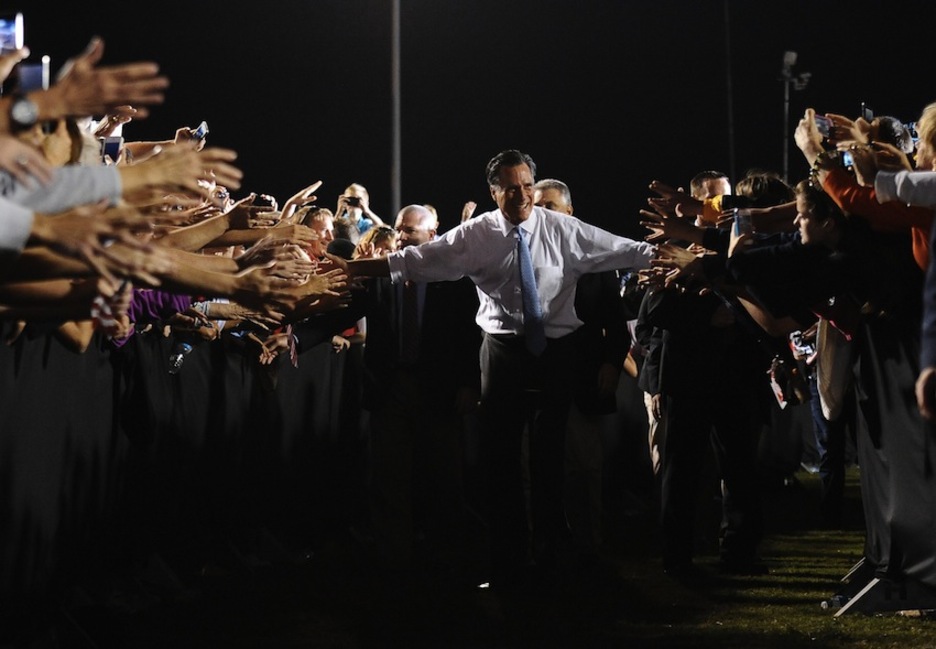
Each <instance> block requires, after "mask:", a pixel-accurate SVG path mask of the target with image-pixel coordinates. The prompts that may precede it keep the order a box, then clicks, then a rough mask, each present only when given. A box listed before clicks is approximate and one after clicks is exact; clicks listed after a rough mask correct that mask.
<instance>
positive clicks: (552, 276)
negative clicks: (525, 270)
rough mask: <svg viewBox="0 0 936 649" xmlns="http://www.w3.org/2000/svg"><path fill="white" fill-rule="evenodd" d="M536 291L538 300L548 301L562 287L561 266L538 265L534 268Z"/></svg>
mask: <svg viewBox="0 0 936 649" xmlns="http://www.w3.org/2000/svg"><path fill="white" fill-rule="evenodd" d="M533 274H534V275H535V276H536V291H537V292H538V293H539V295H540V301H542V302H549V301H551V300H552V299H553V298H555V297H556V295H558V294H559V291H560V290H561V289H562V268H560V267H559V266H539V267H537V268H536V269H535V271H534V273H533Z"/></svg>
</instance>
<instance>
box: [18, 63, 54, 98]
mask: <svg viewBox="0 0 936 649" xmlns="http://www.w3.org/2000/svg"><path fill="white" fill-rule="evenodd" d="M49 61H50V59H49V57H48V56H43V57H42V59H41V60H40V62H39V63H26V62H25V61H23V62H22V63H18V64H17V65H16V87H17V90H18V91H19V92H21V93H23V94H26V93H27V92H32V91H33V90H48V89H49Z"/></svg>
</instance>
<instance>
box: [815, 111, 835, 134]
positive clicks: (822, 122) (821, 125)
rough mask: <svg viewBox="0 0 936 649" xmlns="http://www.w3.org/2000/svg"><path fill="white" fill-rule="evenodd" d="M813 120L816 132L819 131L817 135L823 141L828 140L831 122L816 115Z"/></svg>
mask: <svg viewBox="0 0 936 649" xmlns="http://www.w3.org/2000/svg"><path fill="white" fill-rule="evenodd" d="M813 119H814V120H815V122H816V130H817V131H819V135H821V136H822V138H823V139H828V137H829V134H830V133H831V132H832V120H831V119H829V118H828V117H826V116H825V115H816V116H815V117H814V118H813Z"/></svg>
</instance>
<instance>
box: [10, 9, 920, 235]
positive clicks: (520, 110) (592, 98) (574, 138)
mask: <svg viewBox="0 0 936 649" xmlns="http://www.w3.org/2000/svg"><path fill="white" fill-rule="evenodd" d="M4 4H5V7H4V11H7V12H9V11H15V10H17V9H18V10H20V11H22V12H23V13H24V15H25V22H26V42H27V45H28V46H29V47H30V48H31V50H32V52H33V56H32V57H31V58H32V59H33V60H35V59H37V58H38V56H40V55H42V54H49V55H50V56H51V57H52V69H53V73H54V72H55V71H56V70H57V69H58V68H59V67H60V66H61V65H62V63H64V61H65V60H66V59H67V58H69V57H70V56H72V55H74V54H77V53H78V52H80V51H81V50H82V49H83V48H84V47H85V45H86V44H87V42H88V40H89V38H90V37H91V36H92V35H94V34H98V35H100V36H102V37H103V38H104V41H105V45H106V50H105V56H104V61H103V64H104V65H107V64H116V63H124V62H129V61H137V60H154V61H156V62H158V63H159V64H160V65H161V68H162V70H163V72H164V73H165V74H166V75H168V76H169V78H170V79H171V84H172V85H171V88H170V89H169V91H168V92H167V94H166V102H165V104H164V105H162V106H157V107H154V108H153V110H152V115H151V116H150V118H149V119H147V120H145V121H138V122H132V123H131V124H129V125H127V126H126V127H125V131H124V135H125V137H126V138H127V139H130V140H143V139H164V138H168V137H171V136H172V135H173V133H174V131H175V129H176V128H177V127H179V126H192V127H194V126H195V125H197V124H198V123H199V121H201V120H203V119H204V120H206V121H207V122H208V124H209V127H210V129H211V133H210V135H209V136H208V140H209V144H211V145H216V146H224V147H230V148H233V149H236V150H237V151H238V153H239V155H240V157H239V161H238V164H239V166H240V167H241V168H242V169H243V171H244V172H245V179H244V186H243V188H242V189H241V191H240V192H236V193H235V196H240V195H243V194H244V193H245V192H247V191H257V192H262V193H269V194H273V195H274V196H276V197H277V198H278V199H279V200H280V202H281V203H282V202H283V201H285V200H286V198H288V197H289V196H290V195H291V194H292V193H294V192H295V191H297V190H298V189H300V188H302V187H304V186H306V185H308V184H310V183H311V182H313V181H315V180H322V181H323V182H324V185H323V187H322V188H321V189H320V190H319V192H318V196H319V203H320V204H323V205H326V206H328V207H331V208H334V204H335V199H336V197H337V196H338V194H339V193H340V192H341V191H342V190H343V188H344V187H345V186H346V185H348V184H349V183H351V182H360V183H362V184H364V185H365V186H366V187H367V188H368V189H369V190H370V193H371V203H372V207H373V209H374V210H375V211H376V212H377V213H378V214H380V215H381V216H382V217H384V219H385V220H391V221H392V218H393V214H392V212H393V210H394V208H395V206H393V205H391V201H392V195H391V163H392V159H391V154H392V150H391V143H392V140H391V126H392V123H391V116H392V113H391V110H392V105H391V77H390V73H391V2H390V0H310V1H308V2H297V1H290V2H273V1H270V2H247V1H244V0H241V1H230V0H228V1H225V2H217V1H214V0H211V1H203V2H178V1H175V0H169V1H160V2H146V3H140V2H133V1H130V0H125V1H124V2H113V1H111V0H99V1H97V2H92V3H62V2H61V1H60V0H57V1H56V2H51V1H46V0H29V1H28V2H24V1H21V2H19V3H18V4H16V3H4ZM934 13H936V9H934V6H933V3H932V0H919V1H910V2H889V3H886V4H885V3H881V2H849V3H842V2H824V1H821V0H811V1H806V0H796V1H784V2H762V1H757V2H754V1H745V2H742V1H740V0H693V1H688V0H684V1H681V2H677V1H675V0H656V1H654V2H643V3H638V2H632V1H626V2H625V1H624V0H576V1H572V0H537V1H535V2H534V1H531V0H518V1H510V0H401V15H402V19H401V32H402V43H403V45H402V68H401V69H402V72H401V77H402V115H403V123H402V174H401V178H402V196H401V198H402V202H403V204H408V203H417V202H418V203H424V202H427V203H432V204H433V205H435V206H436V207H437V208H438V209H439V211H440V216H441V218H442V229H448V228H449V227H451V226H453V225H455V224H456V223H457V220H458V215H459V213H460V210H461V206H462V205H463V204H464V202H465V201H466V200H475V201H477V202H478V204H479V207H478V211H479V212H481V211H485V210H487V209H490V207H491V206H492V201H491V199H490V197H489V194H488V191H487V186H486V183H485V181H484V173H483V171H484V166H485V164H486V163H487V161H488V160H489V159H490V158H491V157H492V156H493V155H494V154H495V153H497V152H498V151H500V150H502V149H505V148H519V149H522V150H524V151H526V152H528V153H530V154H531V155H532V156H533V158H534V160H536V162H537V164H538V166H539V172H538V177H539V178H546V177H555V178H560V179H562V180H564V181H566V182H567V183H569V185H570V186H571V188H572V193H573V199H574V202H575V207H576V213H577V214H578V215H579V216H580V217H582V218H583V219H585V220H589V221H592V222H595V223H598V224H599V225H602V226H603V227H606V228H608V229H610V230H612V231H615V232H618V233H623V234H629V235H631V236H642V235H643V231H642V229H641V228H640V227H639V226H638V225H637V220H638V217H637V211H638V209H639V208H640V207H641V206H642V205H643V204H644V199H645V198H646V196H648V195H649V192H648V190H647V184H648V183H649V182H650V181H651V180H653V179H658V180H662V181H664V182H667V183H671V184H674V185H686V184H688V181H689V179H690V178H691V177H692V175H694V174H695V173H696V172H697V171H700V170H702V169H710V168H715V169H721V170H724V171H726V172H729V173H732V174H733V175H734V178H735V179H737V178H738V177H740V175H742V174H743V173H744V172H745V171H746V170H747V169H748V168H751V167H760V168H766V169H771V170H776V171H781V170H782V152H783V146H784V139H783V133H784V125H783V106H784V102H783V83H782V82H781V81H780V70H781V66H782V59H783V52H784V51H785V50H794V51H796V52H798V53H799V60H798V62H797V64H796V66H795V68H794V72H796V73H799V72H810V73H812V77H811V79H810V81H809V83H808V85H807V87H806V88H805V89H803V90H801V91H795V90H794V91H791V101H790V120H789V121H790V125H789V133H790V136H791V137H792V131H793V129H794V128H795V125H796V121H797V119H798V118H799V116H800V115H801V114H802V111H803V109H804V108H805V107H807V106H813V107H815V108H816V109H817V110H818V111H819V112H840V113H844V114H846V115H848V116H851V117H855V116H857V113H858V108H859V105H860V103H861V102H862V101H864V102H867V103H868V105H870V106H871V107H872V108H873V109H874V110H875V112H876V113H877V114H891V115H894V116H897V117H899V118H901V119H902V120H904V121H912V120H915V119H916V117H917V116H918V115H919V113H920V111H921V109H922V108H923V106H924V105H926V104H927V103H929V102H930V101H933V100H934V99H936V90H933V89H931V88H930V87H929V73H928V69H929V65H928V62H929V59H930V57H931V52H930V51H929V50H928V49H926V48H925V46H926V40H925V38H924V35H925V30H924V29H923V28H922V27H921V25H924V24H929V23H930V21H931V20H932V18H933V15H934ZM726 17H727V20H726ZM918 34H919V35H918ZM726 36H728V38H726ZM729 42H730V49H729ZM729 51H730V55H729V53H728V52H729ZM729 72H730V79H731V88H730V92H729V81H728V80H729ZM729 96H730V97H731V101H730V102H729ZM732 114H733V119H732V118H731V115H732ZM732 131H733V137H732ZM732 141H733V143H734V146H733V156H732ZM790 145H791V152H790V166H789V171H790V174H789V175H790V180H791V181H793V182H795V181H796V180H798V179H800V178H802V177H803V176H805V174H806V171H807V169H806V165H805V163H804V162H803V159H802V156H801V155H800V154H799V152H798V150H796V149H795V147H793V146H792V142H791V143H790Z"/></svg>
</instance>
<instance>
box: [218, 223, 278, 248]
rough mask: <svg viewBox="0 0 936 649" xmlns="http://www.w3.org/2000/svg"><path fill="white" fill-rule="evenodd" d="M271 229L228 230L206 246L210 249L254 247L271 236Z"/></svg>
mask: <svg viewBox="0 0 936 649" xmlns="http://www.w3.org/2000/svg"><path fill="white" fill-rule="evenodd" d="M270 230H271V228H247V229H246V230H228V231H227V232H224V233H223V234H221V235H220V236H218V237H216V238H214V239H212V240H211V241H209V242H208V243H207V244H206V247H209V248H227V247H228V246H252V245H253V244H255V243H257V242H258V241H260V239H262V238H263V237H265V236H266V235H268V234H270Z"/></svg>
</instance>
